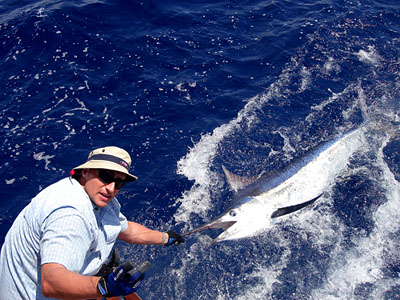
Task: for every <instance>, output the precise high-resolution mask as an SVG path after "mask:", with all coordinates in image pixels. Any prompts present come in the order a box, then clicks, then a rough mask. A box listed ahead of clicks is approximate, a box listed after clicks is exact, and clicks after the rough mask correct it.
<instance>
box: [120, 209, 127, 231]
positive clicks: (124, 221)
mask: <svg viewBox="0 0 400 300" xmlns="http://www.w3.org/2000/svg"><path fill="white" fill-rule="evenodd" d="M119 222H120V224H121V232H123V231H125V230H126V229H127V228H128V220H127V219H126V217H125V216H124V215H123V214H122V213H121V212H120V213H119Z"/></svg>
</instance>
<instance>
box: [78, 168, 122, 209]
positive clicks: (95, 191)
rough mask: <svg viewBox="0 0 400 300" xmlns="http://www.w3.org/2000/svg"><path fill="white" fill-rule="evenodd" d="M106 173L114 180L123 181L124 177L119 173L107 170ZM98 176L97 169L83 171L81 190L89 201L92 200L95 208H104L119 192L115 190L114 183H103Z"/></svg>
mask: <svg viewBox="0 0 400 300" xmlns="http://www.w3.org/2000/svg"><path fill="white" fill-rule="evenodd" d="M103 172H104V171H103ZM106 172H108V173H109V174H110V175H111V176H112V177H114V178H115V179H122V180H125V178H126V175H125V174H124V173H121V172H117V171H111V170H107V171H106ZM98 175H99V170H97V169H83V170H82V178H83V179H84V181H83V188H84V190H85V191H86V193H87V194H88V195H89V198H90V200H92V202H93V203H94V204H96V206H98V207H106V206H107V205H108V203H110V201H111V200H112V198H114V197H115V196H116V195H117V194H118V192H119V190H118V189H116V188H115V182H110V183H106V182H103V181H102V180H101V179H100V178H99V177H98Z"/></svg>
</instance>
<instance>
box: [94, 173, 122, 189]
mask: <svg viewBox="0 0 400 300" xmlns="http://www.w3.org/2000/svg"><path fill="white" fill-rule="evenodd" d="M97 171H98V175H97V177H98V178H99V179H100V180H101V181H102V182H103V183H105V184H110V183H111V182H114V183H115V188H116V189H117V190H120V189H122V188H123V187H124V185H125V183H126V181H125V180H124V179H121V178H118V177H114V176H113V174H112V173H111V172H110V171H108V170H104V169H97Z"/></svg>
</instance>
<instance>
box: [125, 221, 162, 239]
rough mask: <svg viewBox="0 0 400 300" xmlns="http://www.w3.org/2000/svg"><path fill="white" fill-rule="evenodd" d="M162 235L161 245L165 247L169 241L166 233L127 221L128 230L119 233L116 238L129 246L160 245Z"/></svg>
mask: <svg viewBox="0 0 400 300" xmlns="http://www.w3.org/2000/svg"><path fill="white" fill-rule="evenodd" d="M163 234H164V235H165V239H164V243H163V245H166V244H167V242H168V239H169V236H168V233H163V232H161V231H158V230H152V229H149V228H147V227H146V226H143V225H141V224H138V223H136V222H131V221H128V228H127V229H126V230H125V231H123V232H121V233H120V234H119V235H118V238H120V239H121V240H123V241H125V242H127V243H131V244H140V245H161V242H162V241H163Z"/></svg>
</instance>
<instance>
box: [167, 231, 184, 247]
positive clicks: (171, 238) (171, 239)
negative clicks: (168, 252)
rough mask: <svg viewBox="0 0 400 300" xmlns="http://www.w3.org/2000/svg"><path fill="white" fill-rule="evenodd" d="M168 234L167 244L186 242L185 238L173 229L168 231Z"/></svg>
mask: <svg viewBox="0 0 400 300" xmlns="http://www.w3.org/2000/svg"><path fill="white" fill-rule="evenodd" d="M167 234H168V242H167V243H166V244H165V246H170V245H178V244H181V243H184V242H185V239H184V238H183V237H182V236H181V235H180V234H178V233H176V232H175V231H173V230H170V231H168V232H167Z"/></svg>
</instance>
